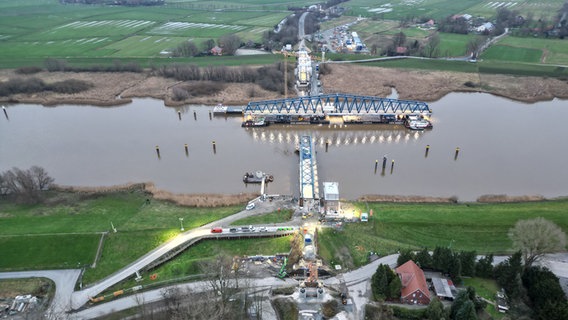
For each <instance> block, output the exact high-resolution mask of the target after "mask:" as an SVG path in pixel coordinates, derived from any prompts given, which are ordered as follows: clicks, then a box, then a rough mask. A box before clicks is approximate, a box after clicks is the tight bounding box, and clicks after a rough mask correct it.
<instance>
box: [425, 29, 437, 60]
mask: <svg viewBox="0 0 568 320" xmlns="http://www.w3.org/2000/svg"><path fill="white" fill-rule="evenodd" d="M439 46H440V35H439V34H438V32H435V33H434V34H432V35H431V36H430V38H429V39H428V44H427V45H426V48H425V53H426V56H427V57H428V58H433V57H435V56H437V55H438V53H439V51H440V49H439V48H438V47H439Z"/></svg>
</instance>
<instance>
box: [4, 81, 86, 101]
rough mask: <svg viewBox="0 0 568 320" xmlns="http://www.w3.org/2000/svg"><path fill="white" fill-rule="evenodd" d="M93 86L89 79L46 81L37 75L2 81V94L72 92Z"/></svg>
mask: <svg viewBox="0 0 568 320" xmlns="http://www.w3.org/2000/svg"><path fill="white" fill-rule="evenodd" d="M92 86H93V85H92V84H91V83H89V82H87V81H83V80H76V79H68V80H63V81H56V82H52V83H45V82H44V81H43V80H41V79H39V78H35V77H32V78H27V79H22V78H12V79H8V81H5V82H0V96H9V95H12V94H18V93H38V92H44V91H53V92H57V93H67V94H71V93H78V92H82V91H86V90H89V89H90V88H92Z"/></svg>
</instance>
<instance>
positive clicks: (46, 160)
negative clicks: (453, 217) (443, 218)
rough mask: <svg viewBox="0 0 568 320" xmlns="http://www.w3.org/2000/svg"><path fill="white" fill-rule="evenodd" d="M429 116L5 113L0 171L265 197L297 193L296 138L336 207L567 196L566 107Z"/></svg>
mask: <svg viewBox="0 0 568 320" xmlns="http://www.w3.org/2000/svg"><path fill="white" fill-rule="evenodd" d="M430 106H431V109H432V110H433V123H434V128H433V129H432V130H429V131H423V132H417V131H409V130H406V129H403V128H399V127H396V126H362V125H350V126H347V127H341V128H338V127H329V126H327V125H325V126H277V125H274V126H271V127H267V128H247V129H245V128H241V126H240V123H241V119H240V117H213V118H212V119H211V120H210V118H209V112H210V111H211V110H212V108H211V107H205V106H189V107H183V108H168V107H164V106H163V102H161V101H158V100H153V99H137V100H135V101H134V102H132V103H131V104H129V105H127V106H120V107H112V108H109V107H104V108H100V107H88V106H67V105H65V106H58V107H43V106H38V105H22V104H20V105H10V106H7V108H6V109H7V112H8V116H9V120H8V119H6V118H5V117H4V115H0V117H2V118H0V170H1V171H5V170H8V169H10V168H12V167H19V168H22V169H24V168H28V167H30V166H32V165H38V166H42V167H44V168H45V169H46V170H47V171H48V173H49V174H50V175H51V176H52V177H54V178H55V180H56V183H58V184H61V185H77V186H108V185H115V184H124V183H127V182H146V181H152V182H154V183H155V184H156V186H157V187H158V188H161V189H165V190H169V191H172V192H176V193H239V192H257V191H259V190H260V188H259V186H258V185H250V184H249V185H245V184H243V182H242V176H243V174H244V173H245V172H251V171H256V170H262V171H265V172H267V173H270V174H272V175H273V176H274V178H275V179H274V182H273V183H271V184H270V185H269V190H268V192H269V193H280V194H297V192H298V191H297V188H298V185H299V183H298V179H299V177H298V176H299V173H298V156H297V155H296V154H295V153H294V150H295V148H296V145H297V141H298V140H299V138H300V137H301V136H302V135H306V134H310V135H312V137H313V139H315V141H316V150H317V160H318V170H319V180H320V185H321V182H323V181H336V182H339V191H340V195H341V197H342V198H345V199H355V198H357V197H359V196H361V195H364V194H385V195H422V196H441V197H450V196H456V197H457V198H458V199H459V200H460V201H473V200H475V199H476V198H477V197H479V196H481V195H485V194H507V195H511V196H514V195H537V194H538V195H543V196H546V197H556V196H563V195H568V170H567V169H566V164H567V163H568V148H566V143H565V142H564V139H565V138H566V137H568V126H567V125H566V119H568V108H567V102H566V101H562V100H553V101H549V102H540V103H535V104H522V103H518V102H513V101H510V100H507V99H503V98H499V97H495V96H491V95H488V94H472V93H453V94H449V95H447V96H446V97H444V98H443V99H441V100H439V101H437V102H434V103H431V104H430ZM178 110H179V111H181V112H182V119H181V120H179V119H178V114H177V112H178ZM194 112H195V114H196V116H197V120H195V119H194ZM213 141H215V145H216V153H214V152H213V147H212V142H213ZM326 141H328V142H329V143H330V144H329V147H328V150H327V152H326V150H325V149H326V148H325V142H326ZM184 144H188V149H189V152H188V155H187V156H186V154H185V151H184ZM426 145H430V150H429V153H428V156H427V157H425V147H426ZM156 146H159V148H160V158H158V157H157V155H156V149H155V148H156ZM457 147H459V148H460V152H459V155H458V157H457V159H454V155H455V150H456V148H457ZM384 156H386V157H387V168H386V170H385V172H384V175H383V174H382V172H381V171H382V170H381V164H382V159H383V157H384ZM376 160H378V161H379V166H378V170H377V172H376V173H375V171H374V167H375V161H376ZM392 160H395V164H394V169H393V171H392V173H391V172H390V169H391V163H392Z"/></svg>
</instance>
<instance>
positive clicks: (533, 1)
mask: <svg viewBox="0 0 568 320" xmlns="http://www.w3.org/2000/svg"><path fill="white" fill-rule="evenodd" d="M564 2H565V1H564V0H548V1H541V0H521V1H491V0H468V1H454V0H415V1H408V0H390V1H386V0H385V1H373V0H351V1H349V2H347V3H344V4H342V5H343V6H345V7H346V8H347V14H348V15H351V16H362V17H373V16H375V17H378V18H380V19H391V20H400V19H402V18H405V19H406V18H411V17H427V18H432V19H435V20H440V19H442V18H445V17H447V16H450V15H454V14H460V13H461V14H464V13H468V14H471V15H473V16H483V17H486V18H491V17H493V16H494V15H495V14H496V12H497V9H498V8H507V9H509V10H516V11H518V12H519V13H520V14H521V15H524V16H526V15H527V14H529V13H531V14H533V15H534V17H535V18H537V19H538V18H539V17H546V18H549V19H550V18H553V16H554V15H555V14H556V13H557V11H558V9H560V8H561V7H562V5H563V4H564Z"/></svg>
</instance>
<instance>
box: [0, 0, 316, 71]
mask: <svg viewBox="0 0 568 320" xmlns="http://www.w3.org/2000/svg"><path fill="white" fill-rule="evenodd" d="M300 3H301V5H305V1H290V2H287V3H286V4H285V5H284V4H282V3H280V2H277V1H269V2H267V1H254V0H253V1H248V2H245V3H243V2H236V1H225V2H222V3H221V2H216V3H213V4H212V3H210V2H205V1H203V2H190V1H187V2H186V1H175V2H171V3H170V2H168V4H167V5H165V6H161V7H151V8H148V7H116V6H87V5H62V4H59V2H58V1H57V0H45V1H40V0H36V1H33V0H27V1H18V4H17V5H14V4H13V2H12V1H7V0H0V8H1V11H0V60H1V61H3V64H2V67H18V66H23V65H41V64H42V62H43V60H44V59H45V58H48V57H49V58H71V59H87V60H88V59H97V61H98V62H99V63H104V62H105V61H109V62H110V61H113V60H116V59H125V60H130V59H136V58H140V57H143V58H150V59H155V60H159V59H163V58H164V56H163V54H162V55H161V53H164V52H167V51H171V50H172V49H174V48H176V47H177V46H178V45H179V44H181V43H183V42H185V41H189V40H191V41H194V42H195V43H196V44H197V45H198V47H200V46H201V44H202V43H203V42H204V41H206V40H209V39H213V40H215V41H216V40H217V39H218V38H219V37H221V36H223V35H227V34H236V35H237V36H239V37H241V40H242V41H243V42H247V41H249V40H250V41H253V42H260V41H261V40H262V34H263V33H264V32H266V31H268V30H271V29H272V28H273V26H275V25H276V24H278V23H279V22H280V21H281V20H282V19H284V18H285V17H286V16H287V15H289V14H290V11H288V10H287V7H288V6H293V5H294V4H300ZM251 8H253V9H255V10H251ZM259 8H262V10H258V9H259ZM218 9H224V10H218Z"/></svg>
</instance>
